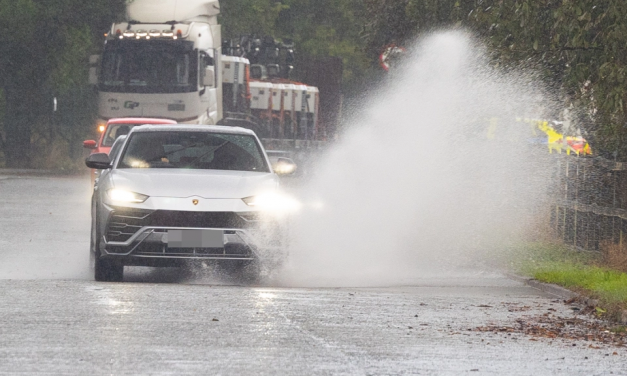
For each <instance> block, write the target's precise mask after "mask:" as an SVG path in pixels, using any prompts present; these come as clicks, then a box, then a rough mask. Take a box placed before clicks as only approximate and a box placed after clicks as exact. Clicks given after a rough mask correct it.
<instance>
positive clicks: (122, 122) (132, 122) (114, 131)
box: [83, 118, 176, 154]
mask: <svg viewBox="0 0 627 376" xmlns="http://www.w3.org/2000/svg"><path fill="white" fill-rule="evenodd" d="M142 124H176V121H174V120H168V119H151V118H119V119H111V120H109V121H108V122H107V125H105V126H104V127H102V126H101V128H104V129H99V131H100V139H99V140H98V141H94V140H87V141H84V142H83V147H84V148H85V149H91V154H95V153H107V154H109V151H110V150H111V146H113V142H114V141H115V139H116V138H118V137H119V136H122V135H125V134H128V132H129V131H130V130H131V128H133V127H134V126H136V125H142Z"/></svg>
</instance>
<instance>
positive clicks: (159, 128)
mask: <svg viewBox="0 0 627 376" xmlns="http://www.w3.org/2000/svg"><path fill="white" fill-rule="evenodd" d="M172 131H177V132H181V131H182V132H212V133H232V134H245V135H252V136H254V135H255V132H253V131H251V130H250V129H246V128H241V127H230V126H225V125H189V124H178V125H169V124H167V125H153V124H146V125H141V126H138V127H133V129H131V133H138V132H172Z"/></svg>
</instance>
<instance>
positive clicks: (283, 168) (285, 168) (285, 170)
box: [274, 162, 296, 175]
mask: <svg viewBox="0 0 627 376" xmlns="http://www.w3.org/2000/svg"><path fill="white" fill-rule="evenodd" d="M294 171H296V165H295V164H293V163H281V162H279V163H277V165H276V166H275V167H274V172H276V173H277V174H279V175H289V174H291V173H293V172H294Z"/></svg>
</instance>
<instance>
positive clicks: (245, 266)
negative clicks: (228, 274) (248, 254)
mask: <svg viewBox="0 0 627 376" xmlns="http://www.w3.org/2000/svg"><path fill="white" fill-rule="evenodd" d="M234 277H235V278H236V279H237V281H239V282H241V283H243V284H246V285H255V284H258V283H260V282H261V265H260V264H259V261H258V260H252V261H239V262H237V264H236V269H235V270H234Z"/></svg>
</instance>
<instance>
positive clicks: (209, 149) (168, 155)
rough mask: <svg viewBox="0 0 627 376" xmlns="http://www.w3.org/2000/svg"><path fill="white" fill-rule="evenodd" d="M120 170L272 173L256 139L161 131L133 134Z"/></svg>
mask: <svg viewBox="0 0 627 376" xmlns="http://www.w3.org/2000/svg"><path fill="white" fill-rule="evenodd" d="M130 137H131V138H130V140H129V141H128V143H127V147H126V149H125V150H124V152H123V154H122V158H121V159H120V162H119V163H118V166H117V168H177V169H195V170H231V171H255V172H269V168H268V166H267V163H266V161H265V158H264V156H263V152H262V151H261V148H260V147H259V144H258V143H257V140H256V139H255V138H254V137H253V136H249V135H242V134H230V133H213V132H190V131H178V132H172V131H158V132H138V133H134V134H131V136H130Z"/></svg>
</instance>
